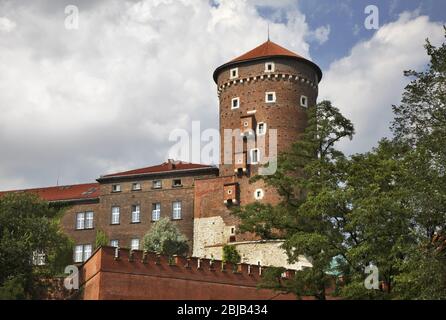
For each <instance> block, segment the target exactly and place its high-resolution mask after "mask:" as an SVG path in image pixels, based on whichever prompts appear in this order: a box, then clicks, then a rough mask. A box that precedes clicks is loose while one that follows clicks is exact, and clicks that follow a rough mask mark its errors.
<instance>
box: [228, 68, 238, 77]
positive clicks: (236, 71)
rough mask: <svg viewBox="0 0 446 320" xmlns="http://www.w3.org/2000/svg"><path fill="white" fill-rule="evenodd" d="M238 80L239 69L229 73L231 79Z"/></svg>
mask: <svg viewBox="0 0 446 320" xmlns="http://www.w3.org/2000/svg"><path fill="white" fill-rule="evenodd" d="M235 78H238V68H233V69H231V70H230V71H229V79H235Z"/></svg>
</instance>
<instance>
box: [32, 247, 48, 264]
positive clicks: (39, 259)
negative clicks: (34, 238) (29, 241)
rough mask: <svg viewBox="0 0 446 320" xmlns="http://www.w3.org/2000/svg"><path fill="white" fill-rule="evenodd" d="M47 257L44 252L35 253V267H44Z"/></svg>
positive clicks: (37, 251)
mask: <svg viewBox="0 0 446 320" xmlns="http://www.w3.org/2000/svg"><path fill="white" fill-rule="evenodd" d="M45 261H46V255H45V252H43V251H42V250H35V251H33V265H35V266H44V265H45V264H46V262H45Z"/></svg>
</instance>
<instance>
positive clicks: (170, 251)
mask: <svg viewBox="0 0 446 320" xmlns="http://www.w3.org/2000/svg"><path fill="white" fill-rule="evenodd" d="M144 249H145V250H148V251H154V252H158V253H161V254H165V255H168V256H172V255H175V254H176V255H186V254H187V252H188V250H189V246H188V244H187V239H186V237H185V236H184V235H183V234H182V233H181V232H180V231H179V230H178V228H177V227H176V226H175V225H174V224H173V223H172V222H171V221H170V220H169V219H168V218H162V219H161V220H159V221H158V222H156V223H155V225H154V226H153V227H152V228H151V229H150V230H149V232H147V234H146V235H145V236H144Z"/></svg>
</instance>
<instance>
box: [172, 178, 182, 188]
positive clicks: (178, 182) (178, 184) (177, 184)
mask: <svg viewBox="0 0 446 320" xmlns="http://www.w3.org/2000/svg"><path fill="white" fill-rule="evenodd" d="M182 186H183V185H182V184H181V179H173V181H172V187H182Z"/></svg>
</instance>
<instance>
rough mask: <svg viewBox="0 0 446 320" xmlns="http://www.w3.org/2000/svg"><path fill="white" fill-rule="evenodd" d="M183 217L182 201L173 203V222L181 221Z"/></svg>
mask: <svg viewBox="0 0 446 320" xmlns="http://www.w3.org/2000/svg"><path fill="white" fill-rule="evenodd" d="M181 215H182V203H181V201H174V202H172V220H180V219H181Z"/></svg>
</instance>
